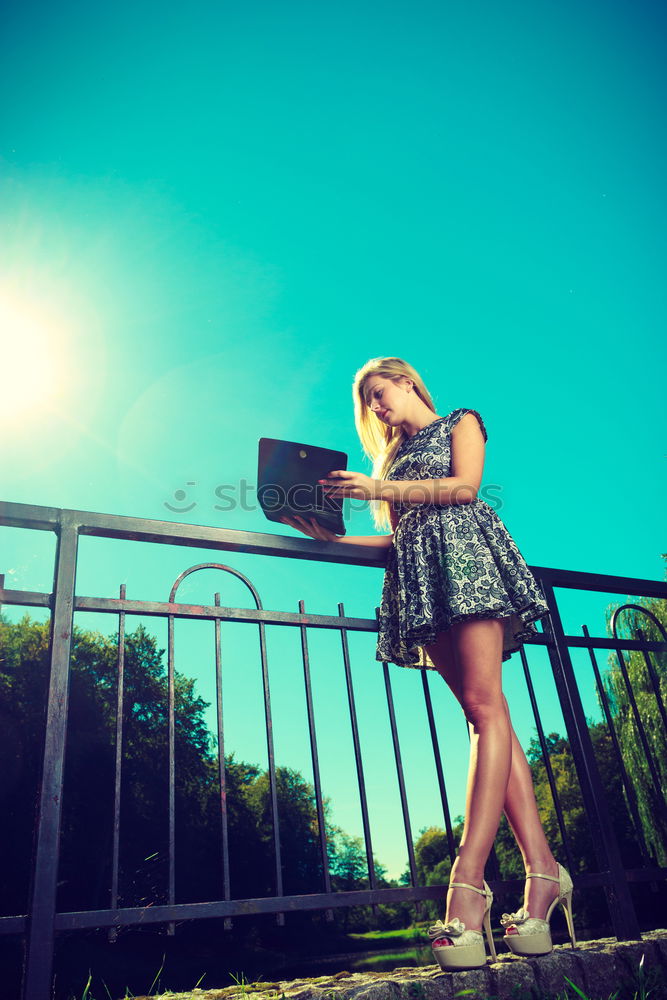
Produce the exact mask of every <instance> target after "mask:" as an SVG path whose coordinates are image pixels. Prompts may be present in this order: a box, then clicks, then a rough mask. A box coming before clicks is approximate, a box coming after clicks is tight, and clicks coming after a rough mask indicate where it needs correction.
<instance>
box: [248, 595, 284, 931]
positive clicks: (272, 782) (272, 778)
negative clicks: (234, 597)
mask: <svg viewBox="0 0 667 1000" xmlns="http://www.w3.org/2000/svg"><path fill="white" fill-rule="evenodd" d="M255 599H256V601H257V607H258V608H261V603H260V600H259V597H258V596H257V594H256V592H255ZM258 628H259V650H260V656H261V658H262V684H263V690H264V718H265V720H266V748H267V752H268V757H269V788H270V795H271V817H272V819H273V850H274V857H275V861H276V869H275V870H276V896H282V894H283V866H282V860H281V856H280V824H279V819H278V792H277V789H276V760H275V754H274V751H273V722H272V720H271V692H270V690H269V668H268V664H267V661H266V634H265V629H264V623H263V622H260V623H259V626H258ZM276 923H277V924H278V926H280V927H282V926H283V925H284V923H285V914H284V913H276Z"/></svg>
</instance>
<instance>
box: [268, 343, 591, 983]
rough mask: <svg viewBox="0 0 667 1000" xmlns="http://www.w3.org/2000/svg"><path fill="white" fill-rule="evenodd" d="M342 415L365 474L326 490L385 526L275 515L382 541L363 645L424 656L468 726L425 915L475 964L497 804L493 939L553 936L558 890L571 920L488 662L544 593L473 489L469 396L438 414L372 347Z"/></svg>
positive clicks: (475, 468)
mask: <svg viewBox="0 0 667 1000" xmlns="http://www.w3.org/2000/svg"><path fill="white" fill-rule="evenodd" d="M353 399H354V415H355V423H356V427H357V431H358V434H359V437H360V439H361V443H362V446H363V449H364V451H365V452H366V454H367V455H369V456H370V457H371V458H372V459H373V462H374V464H373V475H372V476H366V475H364V474H362V473H360V472H353V471H351V470H332V471H331V472H330V473H329V475H328V477H327V479H325V480H322V481H321V482H322V483H323V484H324V486H325V487H326V488H327V490H328V492H330V494H331V495H333V496H337V497H355V498H363V499H367V500H370V501H374V504H373V518H374V521H375V523H376V525H377V526H378V527H390V528H391V533H390V534H384V535H373V536H370V537H350V536H343V537H341V536H338V535H335V534H333V533H332V532H330V531H328V530H327V529H325V528H322V527H321V526H320V525H318V524H317V522H316V521H314V520H312V519H306V518H303V517H294V518H285V519H284V520H285V523H287V524H290V525H291V526H292V527H294V528H297V529H298V530H299V531H302V532H303V533H304V534H306V535H309V536H310V537H311V538H314V539H318V540H321V541H337V542H340V543H347V544H364V545H377V546H383V547H386V548H387V549H388V552H387V563H386V569H385V576H384V584H383V589H382V599H381V607H380V614H379V623H378V639H377V652H376V658H377V659H378V660H380V661H388V662H392V663H396V664H398V665H400V666H402V667H413V668H414V667H417V668H422V669H430V670H437V671H438V673H439V674H441V675H442V677H444V679H445V681H446V682H447V684H448V685H449V687H450V688H451V690H452V692H453V693H454V696H455V697H456V698H457V700H458V701H459V702H460V704H461V707H462V708H463V711H464V713H465V716H466V719H467V721H468V725H469V731H470V763H469V771H468V785H467V795H466V810H465V822H464V828H463V835H462V838H461V844H460V847H459V851H458V854H457V857H456V859H455V861H454V864H453V866H452V872H451V877H450V883H449V889H448V892H447V912H446V916H445V921H444V922H442V921H437V922H436V923H435V924H434V925H433V926H432V927H431V928H430V929H429V936H430V938H431V941H432V947H433V953H434V956H435V958H436V960H437V962H438V963H439V965H440V966H441V967H442V968H443V969H460V968H475V967H479V966H482V965H484V963H485V961H486V953H485V949H484V939H483V937H482V934H481V928H482V926H483V927H484V930H485V931H486V936H487V940H488V943H489V949H490V951H491V955H492V957H493V958H494V959H495V957H496V953H495V948H494V944H493V938H492V936H491V926H490V917H489V912H490V909H491V903H492V901H493V896H492V893H491V890H490V889H489V887H488V885H487V884H486V882H485V881H484V867H485V864H486V861H487V858H488V856H489V853H490V851H491V847H492V844H493V841H494V838H495V835H496V831H497V829H498V824H499V822H500V816H501V813H502V812H503V811H504V812H505V815H506V816H507V819H508V821H509V824H510V826H511V829H512V831H513V833H514V835H515V837H516V840H517V843H518V845H519V849H520V851H521V855H522V857H523V861H524V865H525V869H526V884H525V889H524V900H523V906H522V908H521V909H519V910H518V911H517V912H516V913H511V914H504V915H503V919H502V921H501V923H502V924H503V927H504V928H505V935H504V940H505V942H506V943H507V945H508V947H509V948H510V949H511V951H513V952H514V953H515V954H518V955H535V954H544V953H547V952H549V951H551V950H552V947H553V945H552V941H551V933H550V927H549V920H550V917H551V913H552V911H553V909H554V907H555V906H556V904H557V903H560V904H561V905H562V906H563V909H564V910H565V915H566V918H567V923H568V930H569V932H570V937H571V939H572V943H573V944H574V943H575V938H574V929H573V925H572V881H571V879H570V877H569V875H568V873H567V872H566V871H565V869H564V868H563V867H562V866H561V865H559V864H558V862H557V861H556V860H555V859H554V857H553V854H552V853H551V850H550V848H549V845H548V843H547V841H546V838H545V835H544V831H543V829H542V824H541V823H540V819H539V815H538V811H537V805H536V802H535V794H534V791H533V784H532V775H531V772H530V767H529V765H528V762H527V760H526V757H525V755H524V752H523V750H522V749H521V746H520V744H519V742H518V740H517V737H516V734H515V733H514V730H513V728H512V723H511V720H510V715H509V709H508V706H507V701H506V700H505V697H504V695H503V692H502V686H501V673H502V670H501V666H502V662H503V661H504V660H507V659H508V658H509V657H510V655H511V654H512V653H513V652H515V651H516V650H518V649H519V648H520V646H521V645H522V644H523V642H524V640H525V639H527V638H529V637H530V636H533V635H536V634H537V629H536V628H535V625H534V622H535V621H536V620H537V619H538V618H542V617H543V616H544V615H546V614H548V607H547V604H546V601H545V600H544V596H543V594H542V592H541V590H540V588H539V586H538V584H537V581H536V580H535V578H534V577H533V575H532V573H531V572H530V570H529V569H528V566H527V565H526V563H525V561H524V559H523V557H522V556H521V553H520V552H519V550H518V548H517V546H516V544H515V542H514V540H513V539H512V537H511V535H510V534H509V532H508V530H507V528H506V527H505V525H504V523H503V522H502V521H501V519H500V518H499V517H498V515H497V514H496V513H495V511H494V510H493V509H492V508H491V507H490V506H489V504H487V503H486V502H485V501H484V500H482V499H481V498H480V497H479V496H478V491H479V487H480V484H481V482H482V473H483V469H484V453H485V442H486V440H487V433H486V428H485V426H484V422H483V420H482V418H481V416H480V414H479V413H478V412H477V411H476V410H467V409H456V410H453V411H452V412H450V413H448V414H447V415H446V416H443V417H440V416H438V415H437V414H436V412H435V406H434V405H433V400H432V399H431V396H430V394H429V392H428V390H427V388H426V386H425V385H424V382H423V381H422V379H421V378H420V376H419V374H418V373H417V372H416V371H415V369H414V368H412V367H411V365H409V364H408V363H407V362H406V361H403V360H402V359H401V358H373V359H372V360H370V361H368V362H367V363H366V364H365V365H364V366H363V367H362V368H360V369H359V371H358V372H357V373H356V376H355V379H354V384H353Z"/></svg>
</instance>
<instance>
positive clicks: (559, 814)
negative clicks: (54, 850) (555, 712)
mask: <svg viewBox="0 0 667 1000" xmlns="http://www.w3.org/2000/svg"><path fill="white" fill-rule="evenodd" d="M520 653H521V664H522V666H523V675H524V677H525V679H526V687H527V688H528V697H529V698H530V705H531V708H532V710H533V718H534V719H535V728H536V729H537V737H538V739H539V741H540V747H541V749H542V759H543V760H544V768H545V770H546V772H547V780H548V782H549V788H550V790H551V798H552V800H553V804H554V809H555V810H556V819H557V821H558V829H559V831H560V839H561V842H562V844H563V849H564V851H565V855H566V859H567V866H568V868H569V870H570V871H574V870H575V864H574V858H573V855H572V851H571V848H570V841H569V838H568V836H567V831H566V829H565V819H564V817H563V809H562V806H561V804H560V796H559V795H558V788H557V786H556V779H555V777H554V772H553V768H552V766H551V758H550V757H549V750H548V747H547V741H546V737H545V735H544V727H543V726H542V717H541V715H540V710H539V706H538V704H537V698H536V697H535V688H534V687H533V679H532V677H531V675H530V668H529V666H528V659H527V657H526V654H525V651H524V648H523V647H522V648H521V650H520Z"/></svg>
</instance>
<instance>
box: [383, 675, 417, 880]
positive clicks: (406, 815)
mask: <svg viewBox="0 0 667 1000" xmlns="http://www.w3.org/2000/svg"><path fill="white" fill-rule="evenodd" d="M382 670H383V671H384V686H385V690H386V692H387V708H388V709H389V723H390V725H391V739H392V742H393V744H394V759H395V761H396V775H397V777H398V790H399V793H400V796H401V811H402V813H403V826H404V828H405V840H406V844H407V847H408V864H409V867H410V882H411V884H412V885H413V886H415V885H417V865H416V862H415V849H414V845H413V843H412V830H411V828H410V812H409V810H408V798H407V795H406V791H405V780H404V778H403V762H402V761H401V747H400V743H399V739H398V729H397V726H396V713H395V712H394V699H393V697H392V693H391V679H390V677H389V665H388V664H387V663H383V664H382Z"/></svg>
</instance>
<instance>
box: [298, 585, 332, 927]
mask: <svg viewBox="0 0 667 1000" xmlns="http://www.w3.org/2000/svg"><path fill="white" fill-rule="evenodd" d="M305 613H306V605H305V603H304V602H303V601H299V614H301V615H305ZM299 632H300V634H301V659H302V661H303V681H304V685H305V689H306V710H307V713H308V734H309V736H310V756H311V760H312V762H313V785H314V786H315V804H316V806H317V825H318V828H319V834H320V856H321V858H322V878H323V883H324V891H325V892H327V893H328V892H331V875H330V873H329V855H328V851H327V832H326V828H325V825H324V804H323V802H322V785H321V782H320V761H319V756H318V753H317V736H316V734H315V711H314V709H313V691H312V686H311V681H310V656H309V653H308V636H307V632H306V626H305V625H301V626H299ZM324 915H325V919H326V920H327V921H329V922H331V921H332V920H333V919H334V914H333V910H332V909H331V907H328V908H327V909H326V910H325V911H324Z"/></svg>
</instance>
